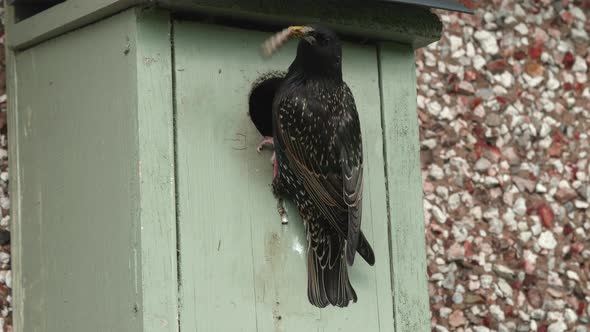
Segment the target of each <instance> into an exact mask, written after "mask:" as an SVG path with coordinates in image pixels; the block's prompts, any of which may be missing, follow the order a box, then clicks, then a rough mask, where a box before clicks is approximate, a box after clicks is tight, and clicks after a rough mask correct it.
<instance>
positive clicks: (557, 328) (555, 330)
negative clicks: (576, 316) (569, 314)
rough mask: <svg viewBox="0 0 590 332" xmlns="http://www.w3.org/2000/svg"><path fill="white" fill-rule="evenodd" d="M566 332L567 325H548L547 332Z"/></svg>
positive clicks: (559, 323) (561, 323) (557, 323)
mask: <svg viewBox="0 0 590 332" xmlns="http://www.w3.org/2000/svg"><path fill="white" fill-rule="evenodd" d="M566 330H567V325H566V324H565V323H564V322H562V321H559V322H555V323H553V324H551V325H549V328H548V329H547V332H565V331H566Z"/></svg>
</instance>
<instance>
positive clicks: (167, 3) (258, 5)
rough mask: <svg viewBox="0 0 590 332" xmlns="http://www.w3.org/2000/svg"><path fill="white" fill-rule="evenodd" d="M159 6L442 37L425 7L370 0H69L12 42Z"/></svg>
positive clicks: (399, 36)
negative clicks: (139, 7) (133, 8)
mask: <svg viewBox="0 0 590 332" xmlns="http://www.w3.org/2000/svg"><path fill="white" fill-rule="evenodd" d="M135 5H142V6H160V7H163V8H166V9H171V10H173V11H177V12H182V13H183V14H185V15H186V14H199V15H205V16H215V17H225V18H230V19H236V18H239V19H241V20H246V21H250V22H256V24H261V23H265V24H273V25H279V26H281V25H283V26H284V25H288V24H293V23H299V24H304V23H310V22H323V23H324V24H327V25H329V26H331V27H332V28H334V29H336V30H337V31H338V32H341V33H345V34H350V35H355V36H358V37H362V38H372V39H379V40H395V41H398V42H403V43H407V44H411V45H413V46H414V47H421V46H424V45H427V44H429V43H432V42H434V41H436V40H438V39H439V38H440V30H441V23H440V21H439V20H438V18H437V17H436V15H435V14H433V13H431V12H430V10H429V9H428V8H422V7H417V6H408V5H402V4H395V3H393V4H392V3H384V2H380V1H372V2H370V5H368V3H367V2H366V1H354V2H352V1H348V2H339V3H338V6H334V3H333V2H330V1H313V0H300V1H279V0H268V1H242V0H159V1H153V0H68V1H65V2H63V3H60V4H58V5H56V6H54V7H51V8H49V9H48V10H45V11H43V12H41V13H38V14H36V15H34V16H32V17H29V18H27V19H25V20H23V21H21V22H18V23H16V24H15V29H13V33H12V34H11V35H10V36H8V40H7V42H8V45H9V47H11V48H16V49H23V48H25V47H29V46H31V45H34V44H35V43H39V42H41V41H43V40H46V39H48V38H52V37H55V36H57V35H59V34H63V33H65V32H68V31H71V30H73V29H76V28H78V27H81V26H84V25H86V24H89V23H92V22H95V21H98V20H100V19H103V18H105V17H108V16H110V15H113V14H115V13H117V12H119V11H121V10H123V9H125V8H128V7H131V6H135Z"/></svg>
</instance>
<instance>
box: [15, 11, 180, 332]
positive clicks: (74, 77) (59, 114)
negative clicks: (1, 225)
mask: <svg viewBox="0 0 590 332" xmlns="http://www.w3.org/2000/svg"><path fill="white" fill-rule="evenodd" d="M143 20H145V22H144V21H143ZM138 24H139V26H140V28H139V30H138ZM166 26H167V19H165V18H163V17H157V16H149V15H148V16H145V17H143V18H140V19H138V17H137V13H136V11H135V10H129V11H127V12H123V13H121V14H119V15H116V16H114V17H112V18H109V19H107V20H104V21H102V22H99V23H97V24H94V25H90V26H87V27H85V28H83V29H80V30H78V31H76V32H75V33H71V34H67V35H64V36H61V37H58V38H56V39H53V40H50V41H47V42H45V43H43V44H40V45H37V46H35V47H34V48H31V49H28V50H26V51H23V52H20V53H18V54H17V55H16V57H15V58H14V61H13V60H11V65H12V66H11V85H10V87H11V88H10V91H11V95H12V97H13V98H14V99H13V98H11V104H10V106H9V115H10V117H9V118H10V121H11V170H10V171H11V179H12V180H13V182H11V190H12V194H13V195H14V196H12V197H11V198H13V204H14V205H13V211H12V213H13V217H14V218H13V219H12V223H13V226H12V229H13V230H14V231H15V234H17V237H16V239H15V241H13V243H12V248H13V250H14V252H16V253H17V255H16V256H14V257H13V259H14V261H13V263H14V265H13V266H14V268H15V272H16V274H15V279H18V281H17V282H16V283H15V289H14V291H15V296H16V301H15V308H14V309H15V327H17V329H18V330H19V331H101V332H102V331H166V330H168V331H176V319H177V317H176V316H177V315H176V305H177V301H176V283H175V278H176V265H175V255H176V254H175V239H174V234H175V217H174V208H175V206H174V191H173V174H174V173H173V146H172V128H171V122H172V93H171V83H172V82H171V72H170V60H171V57H170V46H169V45H170V43H169V40H168V38H167V37H168V32H167V30H166ZM162 27H163V31H160V28H162ZM162 37H163V38H162ZM139 43H141V45H140V44H139ZM11 54H12V53H11ZM150 57H151V58H150ZM146 58H150V60H149V61H145V59H146ZM17 84H18V85H17ZM159 89H163V90H162V91H159ZM156 90H158V91H156ZM159 250H162V251H159Z"/></svg>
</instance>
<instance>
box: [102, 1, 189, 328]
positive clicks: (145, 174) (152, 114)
mask: <svg viewBox="0 0 590 332" xmlns="http://www.w3.org/2000/svg"><path fill="white" fill-rule="evenodd" d="M135 11H136V12H137V15H138V17H137V23H136V28H137V31H136V36H137V37H136V38H137V45H136V47H137V51H136V54H135V61H136V66H137V76H136V77H137V82H136V86H137V92H136V93H137V110H136V112H137V120H138V124H137V126H138V127H137V131H138V143H139V161H138V164H137V167H138V170H139V173H138V174H139V195H140V197H139V198H140V206H139V208H140V210H139V214H140V220H141V227H140V229H141V237H140V239H141V271H142V273H141V286H142V303H143V305H142V306H141V308H140V311H141V312H142V313H143V330H142V331H145V332H149V331H154V332H156V331H158V332H164V331H168V332H176V331H178V292H177V290H178V283H177V265H176V201H175V195H176V193H175V182H174V126H173V104H174V103H173V99H172V98H173V89H172V49H171V43H170V32H171V22H170V16H169V13H167V12H163V11H156V10H141V9H139V8H138V9H136V10H135ZM106 69H107V70H108V68H106Z"/></svg>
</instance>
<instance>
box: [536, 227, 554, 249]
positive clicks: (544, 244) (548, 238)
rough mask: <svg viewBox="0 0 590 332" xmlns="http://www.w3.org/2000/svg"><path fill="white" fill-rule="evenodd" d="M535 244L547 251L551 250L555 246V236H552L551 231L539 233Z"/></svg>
mask: <svg viewBox="0 0 590 332" xmlns="http://www.w3.org/2000/svg"><path fill="white" fill-rule="evenodd" d="M537 243H538V244H539V246H540V247H541V248H543V249H548V250H553V249H555V247H556V246H557V241H556V240H555V236H553V233H552V232H551V231H545V232H543V233H541V236H539V241H538V242H537Z"/></svg>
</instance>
